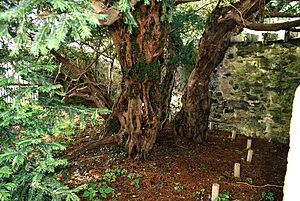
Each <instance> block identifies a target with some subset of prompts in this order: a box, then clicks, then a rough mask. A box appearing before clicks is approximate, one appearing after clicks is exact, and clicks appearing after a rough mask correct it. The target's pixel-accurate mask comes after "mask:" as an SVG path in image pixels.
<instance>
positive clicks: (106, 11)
mask: <svg viewBox="0 0 300 201" xmlns="http://www.w3.org/2000/svg"><path fill="white" fill-rule="evenodd" d="M189 2H198V1H197V0H174V1H171V0H163V1H158V0H144V1H136V0H131V1H127V0H120V1H118V2H116V1H104V0H92V1H91V2H90V1H63V0H52V1H47V2H43V1H30V0H24V1H22V3H20V2H19V1H5V2H2V3H0V6H1V11H3V14H1V15H0V22H1V31H0V36H1V37H5V38H6V41H13V44H14V45H13V46H12V50H11V55H18V54H19V53H20V52H22V54H23V55H33V56H35V58H38V59H39V58H48V59H49V60H51V59H55V60H56V61H59V62H60V63H62V64H63V66H65V68H66V69H67V70H68V71H69V72H70V73H71V74H72V75H73V76H74V79H75V80H79V81H80V83H82V84H83V85H82V87H77V86H76V88H74V89H73V88H71V89H72V90H69V91H68V93H67V94H66V97H65V98H66V99H68V98H71V97H73V96H78V97H81V98H84V99H86V100H89V101H92V102H94V104H95V105H96V106H98V107H101V106H103V105H104V106H106V107H108V108H112V114H111V116H110V118H109V119H108V120H107V122H106V128H105V129H104V131H103V133H101V134H99V140H98V141H95V142H93V144H87V145H85V146H84V147H81V148H79V149H78V150H75V152H77V153H76V154H80V153H83V152H85V151H86V150H88V149H91V148H94V147H95V146H99V145H101V144H108V143H113V142H114V143H119V144H123V145H124V146H125V148H126V150H127V151H128V153H129V155H130V156H131V157H132V158H136V159H139V158H143V157H145V155H146V154H147V153H148V152H149V151H150V150H151V149H152V147H153V145H154V144H155V141H156V137H157V135H158V131H159V129H160V128H161V125H162V123H164V122H165V119H166V116H167V108H166V107H167V106H168V103H169V101H170V96H171V92H172V86H173V85H172V83H173V81H174V76H175V74H174V69H176V66H174V64H172V65H169V66H168V65H165V67H166V66H167V70H166V72H167V75H168V76H166V77H165V78H166V79H165V80H164V81H162V66H163V65H162V64H166V63H165V61H164V60H165V59H168V56H166V55H167V54H166V55H165V51H166V49H168V47H170V41H171V40H170V37H169V36H170V33H173V32H176V29H174V30H172V29H169V19H171V18H169V16H170V15H171V14H172V13H171V11H172V9H173V8H174V7H173V6H176V5H179V4H183V3H189ZM199 2H200V3H201V1H199ZM270 2H271V1H269V0H240V1H235V2H232V1H225V0H224V1H222V0H219V1H217V2H214V3H212V4H214V5H213V6H214V9H213V10H212V12H211V13H210V15H209V17H208V20H207V21H206V23H207V24H206V27H205V30H204V32H203V34H202V37H201V39H200V40H199V43H198V46H197V48H196V51H197V59H196V61H195V67H194V69H193V71H192V73H191V74H190V76H189V79H188V83H187V87H186V91H185V94H184V97H183V108H182V110H181V111H180V113H179V114H178V115H177V117H176V120H175V122H176V124H175V125H176V127H177V131H178V132H182V131H185V132H183V133H188V134H187V135H188V137H190V138H192V139H194V140H195V141H197V142H203V141H205V139H206V130H207V123H208V116H209V113H210V105H211V96H210V92H209V81H210V80H209V79H210V75H211V73H212V71H213V70H214V69H215V68H216V67H217V66H218V65H219V64H220V63H221V62H222V60H223V58H224V55H225V53H226V50H227V49H228V47H229V43H230V38H231V36H234V35H236V34H238V33H240V32H241V31H242V29H243V28H245V27H247V28H250V29H254V30H273V31H275V30H280V29H286V30H290V29H293V30H294V29H295V27H297V26H299V25H300V20H294V21H291V22H286V23H275V24H265V23H264V17H265V16H283V15H285V16H290V17H291V15H292V16H299V14H297V13H296V14H293V13H295V10H293V9H292V12H290V13H283V12H282V11H283V10H284V9H283V8H285V7H286V6H288V5H289V3H291V2H293V1H291V0H278V1H275V4H274V1H272V4H270V5H269V3H270ZM294 3H297V2H294ZM266 6H269V7H268V13H267V14H266V11H265V7H266ZM284 11H286V9H285V10H284ZM2 24H3V26H2ZM103 26H106V27H107V28H108V30H109V34H110V36H111V39H112V41H113V43H114V46H115V51H116V54H117V59H118V60H119V63H120V65H121V68H122V76H123V79H122V82H121V83H120V85H121V88H122V91H121V94H120V96H119V97H118V99H117V100H116V101H115V103H114V104H113V103H112V101H111V100H110V99H109V97H107V91H105V90H102V89H103V85H101V84H100V83H96V82H95V80H93V79H92V78H91V77H90V76H89V75H88V73H87V72H86V71H82V69H84V68H79V66H76V65H74V64H73V63H72V62H71V61H70V60H68V58H66V56H65V55H63V54H62V53H61V51H60V50H61V49H63V48H64V46H63V45H62V44H64V43H66V44H68V45H71V44H72V43H74V42H78V41H83V40H86V39H88V38H91V36H95V35H96V34H95V32H101V27H103ZM167 43H169V44H167ZM179 46H180V45H179ZM168 53H169V54H173V55H176V51H173V50H170V51H169V52H168ZM92 63H93V62H90V64H92ZM85 69H86V68H85ZM162 97H164V98H162ZM162 118H163V119H162ZM75 152H74V153H75Z"/></svg>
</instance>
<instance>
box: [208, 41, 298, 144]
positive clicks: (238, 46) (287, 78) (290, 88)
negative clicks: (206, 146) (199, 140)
mask: <svg viewBox="0 0 300 201" xmlns="http://www.w3.org/2000/svg"><path fill="white" fill-rule="evenodd" d="M299 45H300V42H299V41H297V40H295V41H290V43H282V42H273V43H268V44H264V45H263V44H262V43H249V44H246V43H235V44H232V46H231V47H230V49H229V50H228V52H227V55H226V58H225V59H224V62H223V64H222V65H221V66H220V67H219V68H218V69H217V71H216V72H215V74H214V75H212V78H211V90H212V91H213V104H212V111H211V116H210V121H211V122H213V125H214V127H215V128H217V129H222V130H228V131H231V130H233V129H235V130H237V132H238V133H241V134H243V135H247V136H252V137H261V138H266V139H268V140H276V141H280V142H288V139H289V123H290V119H291V111H292V100H293V95H294V92H295V89H296V87H297V86H298V85H299V84H300V46H299Z"/></svg>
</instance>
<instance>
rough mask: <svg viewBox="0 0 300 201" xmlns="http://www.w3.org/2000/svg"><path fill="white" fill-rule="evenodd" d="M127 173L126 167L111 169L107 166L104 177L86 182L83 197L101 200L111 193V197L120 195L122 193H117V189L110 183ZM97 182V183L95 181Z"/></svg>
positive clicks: (95, 200) (92, 200) (96, 200)
mask: <svg viewBox="0 0 300 201" xmlns="http://www.w3.org/2000/svg"><path fill="white" fill-rule="evenodd" d="M126 173H127V170H126V169H119V168H116V169H111V168H107V169H106V170H105V174H104V175H103V177H100V178H97V179H96V180H95V181H92V183H91V182H90V184H86V188H85V190H84V192H83V197H87V198H88V199H89V200H91V201H99V200H102V199H106V198H107V196H108V195H109V194H111V195H112V196H111V197H118V196H120V195H121V193H116V191H115V189H113V188H112V187H110V186H109V184H110V183H112V182H115V181H116V180H117V178H118V177H120V176H122V175H124V174H126ZM93 182H97V183H93Z"/></svg>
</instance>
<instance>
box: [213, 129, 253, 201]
mask: <svg viewBox="0 0 300 201" xmlns="http://www.w3.org/2000/svg"><path fill="white" fill-rule="evenodd" d="M235 138H236V131H235V130H233V131H232V135H231V140H235ZM251 145H252V139H247V146H246V150H248V153H247V160H246V161H247V162H249V163H251V161H252V157H253V150H252V149H251ZM233 175H234V177H235V178H240V176H241V164H240V163H235V164H234V171H233ZM219 190H220V185H219V184H218V183H213V185H212V191H211V201H215V200H216V199H217V198H218V196H219Z"/></svg>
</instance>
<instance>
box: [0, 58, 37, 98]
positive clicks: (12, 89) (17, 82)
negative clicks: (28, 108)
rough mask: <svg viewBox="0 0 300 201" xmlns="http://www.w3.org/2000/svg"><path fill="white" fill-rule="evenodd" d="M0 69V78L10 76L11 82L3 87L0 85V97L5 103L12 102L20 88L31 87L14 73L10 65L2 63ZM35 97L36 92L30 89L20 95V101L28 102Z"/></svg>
mask: <svg viewBox="0 0 300 201" xmlns="http://www.w3.org/2000/svg"><path fill="white" fill-rule="evenodd" d="M1 71H2V72H1V79H7V78H11V82H9V84H6V85H5V86H4V87H0V98H1V99H2V100H4V101H5V102H6V103H13V102H14V101H15V100H16V98H17V96H18V95H19V93H18V92H20V90H21V89H24V90H26V88H29V87H32V85H31V84H30V83H29V82H27V81H26V80H24V79H22V77H21V76H19V75H18V74H17V73H16V71H15V70H14V69H13V67H12V66H11V65H9V64H5V65H3V66H2V69H1ZM37 98H38V93H37V92H33V91H31V92H29V93H27V94H26V95H25V96H24V97H22V99H21V101H23V102H26V103H29V102H30V101H31V100H37Z"/></svg>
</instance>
